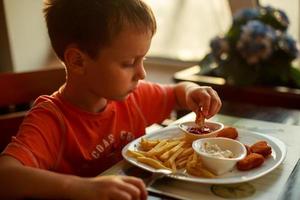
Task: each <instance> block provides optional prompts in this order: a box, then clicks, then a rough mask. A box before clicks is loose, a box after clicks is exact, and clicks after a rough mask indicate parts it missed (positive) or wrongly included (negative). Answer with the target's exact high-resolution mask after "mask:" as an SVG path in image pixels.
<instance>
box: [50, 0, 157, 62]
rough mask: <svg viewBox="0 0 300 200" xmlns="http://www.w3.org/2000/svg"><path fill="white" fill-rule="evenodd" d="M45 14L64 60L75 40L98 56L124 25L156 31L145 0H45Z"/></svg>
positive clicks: (90, 53) (60, 55) (56, 45)
mask: <svg viewBox="0 0 300 200" xmlns="http://www.w3.org/2000/svg"><path fill="white" fill-rule="evenodd" d="M44 14H45V19H46V23H47V27H48V34H49V37H50V40H51V44H52V47H53V49H54V51H55V52H56V54H57V55H58V57H59V58H60V59H61V60H62V61H64V52H65V49H66V48H67V46H68V45H69V44H73V43H74V44H76V45H77V46H78V47H79V48H80V49H81V50H82V51H84V52H86V53H87V54H88V55H89V56H90V57H91V58H95V57H96V56H97V54H98V52H99V50H100V49H101V48H102V47H104V46H107V45H109V44H110V43H111V41H112V40H113V39H114V38H115V37H116V35H117V34H118V33H120V31H122V28H124V26H125V25H130V26H132V25H133V26H134V27H135V28H137V29H139V30H141V31H149V30H150V31H151V32H152V34H154V33H155V31H156V21H155V17H154V15H153V13H152V11H151V9H150V8H149V7H148V6H147V5H146V4H145V3H144V2H143V1H142V0H46V1H45V7H44Z"/></svg>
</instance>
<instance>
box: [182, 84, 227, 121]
mask: <svg viewBox="0 0 300 200" xmlns="http://www.w3.org/2000/svg"><path fill="white" fill-rule="evenodd" d="M186 105H187V107H188V108H189V109H191V110H193V111H194V112H197V110H199V108H201V107H202V113H203V115H204V116H205V118H207V119H208V118H210V117H212V116H213V115H215V114H216V113H218V112H219V110H220V108H221V105H222V102H221V100H220V97H219V95H218V94H217V92H216V91H215V90H213V89H212V88H211V87H207V86H198V85H195V84H193V85H189V86H187V87H186Z"/></svg>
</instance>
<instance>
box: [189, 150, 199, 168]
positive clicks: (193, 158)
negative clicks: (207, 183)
mask: <svg viewBox="0 0 300 200" xmlns="http://www.w3.org/2000/svg"><path fill="white" fill-rule="evenodd" d="M197 158H198V155H197V153H196V152H194V153H193V154H192V155H191V157H190V159H189V160H188V163H187V166H188V167H195V166H196V165H197V160H198V159H197Z"/></svg>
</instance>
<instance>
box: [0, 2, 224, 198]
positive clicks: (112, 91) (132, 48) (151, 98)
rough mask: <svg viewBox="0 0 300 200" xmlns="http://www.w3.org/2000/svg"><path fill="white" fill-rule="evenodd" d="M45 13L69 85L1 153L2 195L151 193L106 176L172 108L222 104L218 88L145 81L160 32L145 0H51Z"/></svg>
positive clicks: (132, 181)
mask: <svg viewBox="0 0 300 200" xmlns="http://www.w3.org/2000/svg"><path fill="white" fill-rule="evenodd" d="M44 12H45V18H46V22H47V26H48V32H49V36H50V39H51V43H52V46H53V48H54V50H55V52H56V53H57V55H58V57H59V58H60V59H61V60H62V61H63V62H64V64H65V66H66V73H67V79H66V83H65V84H64V85H63V86H62V87H61V88H60V89H59V90H58V91H57V92H55V93H54V94H52V95H51V96H41V97H39V98H38V99H37V100H36V101H35V103H34V106H33V108H32V109H31V111H30V112H29V113H28V115H27V116H26V118H25V120H24V122H23V123H22V125H21V127H20V130H19V133H18V135H17V136H16V137H15V138H13V139H12V142H11V143H10V144H9V145H8V146H7V148H6V149H5V150H4V152H3V153H2V155H1V157H0V185H1V187H0V199H19V198H24V197H34V198H52V199H58V198H59V199H82V200H86V199H89V200H93V199H118V200H120V199H146V196H147V192H146V188H145V185H144V184H143V182H142V181H141V180H140V179H138V178H135V177H128V176H102V177H101V176H98V177H95V176H96V175H98V174H99V173H100V172H102V171H103V170H104V169H107V168H108V167H109V166H111V165H113V164H114V163H116V162H118V161H119V160H121V155H120V151H121V149H122V147H124V145H125V144H127V143H128V142H130V141H132V140H133V139H135V138H137V137H140V136H141V135H143V134H144V133H145V128H146V127H147V126H149V125H151V124H153V123H156V122H161V121H163V120H164V119H165V118H166V117H168V115H169V114H170V112H171V111H172V109H174V108H180V109H191V110H194V111H196V110H197V109H198V107H199V106H202V107H203V114H204V116H205V117H206V118H210V117H211V116H213V115H214V114H216V113H217V112H218V111H219V109H220V106H221V101H220V99H219V97H218V95H217V93H216V92H215V91H214V90H213V89H211V88H210V87H199V86H198V85H196V84H193V83H180V84H177V85H168V86H163V85H159V84H154V83H148V82H145V81H140V80H142V79H144V78H145V76H146V72H145V70H144V66H143V60H144V58H145V55H146V53H147V51H148V49H149V47H150V43H151V39H152V36H153V34H154V33H155V30H156V22H155V18H154V16H153V13H152V12H151V10H150V8H149V7H148V6H147V5H146V4H145V3H144V2H142V1H141V0H50V1H48V3H47V4H46V7H45V10H44Z"/></svg>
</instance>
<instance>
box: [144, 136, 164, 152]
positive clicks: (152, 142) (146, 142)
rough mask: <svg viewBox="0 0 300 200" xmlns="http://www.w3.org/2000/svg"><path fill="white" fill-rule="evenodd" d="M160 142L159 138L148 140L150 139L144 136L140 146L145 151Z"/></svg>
mask: <svg viewBox="0 0 300 200" xmlns="http://www.w3.org/2000/svg"><path fill="white" fill-rule="evenodd" d="M158 143H159V140H148V139H145V138H142V139H141V142H140V148H141V149H142V150H144V151H149V150H150V149H152V148H153V147H155V145H157V144H158Z"/></svg>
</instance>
